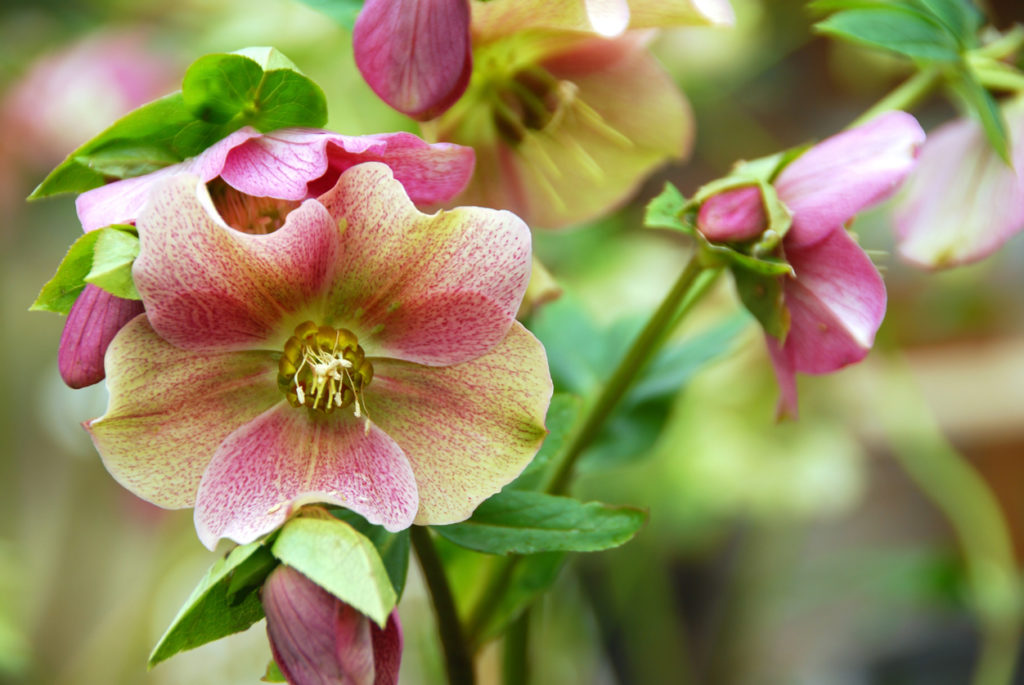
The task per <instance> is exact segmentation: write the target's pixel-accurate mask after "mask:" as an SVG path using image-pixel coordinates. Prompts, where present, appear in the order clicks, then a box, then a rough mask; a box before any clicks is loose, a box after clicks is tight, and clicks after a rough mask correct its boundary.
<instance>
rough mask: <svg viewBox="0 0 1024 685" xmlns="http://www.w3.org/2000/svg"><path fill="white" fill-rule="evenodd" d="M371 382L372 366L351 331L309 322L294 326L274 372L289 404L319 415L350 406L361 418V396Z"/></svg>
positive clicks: (362, 414) (363, 405) (362, 403)
mask: <svg viewBox="0 0 1024 685" xmlns="http://www.w3.org/2000/svg"><path fill="white" fill-rule="evenodd" d="M372 379H373V365H372V364H371V363H370V362H369V361H368V360H367V359H366V354H365V353H364V352H363V348H362V347H360V346H359V340H358V338H356V336H355V335H354V334H353V333H352V332H351V331H349V330H346V329H344V328H337V329H335V328H331V327H330V326H317V325H316V324H315V323H313V322H312V321H305V322H303V323H301V324H299V325H298V326H296V327H295V335H293V336H292V337H290V338H288V341H287V342H286V343H285V344H284V354H283V355H282V356H281V361H280V362H279V364H278V371H277V387H279V388H280V389H281V392H283V393H284V395H285V397H287V398H288V402H289V403H290V404H291V405H292V406H293V407H306V408H307V409H309V410H310V411H312V412H317V413H320V414H330V413H331V412H333V411H334V410H335V409H341V408H344V407H347V406H349V405H353V411H354V412H355V415H356V416H357V417H361V416H364V415H365V414H366V404H365V403H364V402H363V396H362V393H363V392H364V390H365V389H366V386H368V385H369V384H370V381H371V380H372Z"/></svg>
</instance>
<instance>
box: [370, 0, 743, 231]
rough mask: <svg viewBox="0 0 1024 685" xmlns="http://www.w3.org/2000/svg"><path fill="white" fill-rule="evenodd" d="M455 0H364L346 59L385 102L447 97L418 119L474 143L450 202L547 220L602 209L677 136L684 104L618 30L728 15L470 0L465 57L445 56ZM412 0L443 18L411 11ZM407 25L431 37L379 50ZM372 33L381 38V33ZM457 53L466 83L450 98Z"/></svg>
mask: <svg viewBox="0 0 1024 685" xmlns="http://www.w3.org/2000/svg"><path fill="white" fill-rule="evenodd" d="M465 4H466V3H465V2H464V1H463V2H433V3H427V2H419V3H416V8H417V11H416V12H415V13H414V12H405V13H401V14H400V13H398V12H396V11H395V10H394V8H393V7H392V6H394V5H395V4H394V3H385V2H370V3H367V5H366V7H365V8H364V10H363V12H362V14H361V15H360V17H359V20H358V22H357V25H356V31H355V33H354V35H353V43H354V49H355V53H356V58H357V62H359V64H360V68H361V69H362V71H363V74H364V76H365V77H366V79H367V81H368V82H369V83H370V84H371V86H372V87H374V90H376V91H377V92H378V94H381V96H382V97H383V98H384V99H385V100H386V101H387V102H389V103H391V104H394V102H395V100H396V99H402V98H404V99H407V100H410V101H416V102H420V101H428V102H429V103H430V104H428V105H420V106H418V107H415V108H409V107H406V108H405V109H403V107H398V109H400V110H402V111H406V112H407V113H410V114H411V115H412V116H415V117H416V118H419V119H426V118H429V117H428V116H421V114H422V113H423V111H424V110H426V111H428V112H432V113H435V114H440V113H441V112H442V111H445V110H447V111H445V112H444V113H443V114H441V116H440V117H439V118H437V119H435V120H433V121H430V122H428V123H426V124H424V127H423V128H424V132H425V134H426V135H427V136H428V137H429V138H433V139H437V140H448V141H453V142H458V143H461V144H464V145H470V146H472V147H473V148H474V149H475V150H476V154H477V165H478V168H477V173H476V174H475V175H474V177H473V180H472V182H471V183H470V185H469V187H468V188H467V189H466V191H465V193H464V194H463V195H462V196H461V197H460V201H461V202H465V203H468V204H479V205H484V206H491V207H499V208H503V209H510V210H512V211H514V212H516V213H517V214H519V215H520V216H522V217H523V218H524V219H525V220H526V221H527V223H529V224H530V225H531V226H540V227H548V228H557V227H561V226H565V225H569V224H575V223H580V222H582V221H585V220H587V219H592V218H594V217H597V216H600V215H602V214H604V213H605V212H607V211H609V210H610V209H612V208H614V207H615V206H617V205H619V204H621V203H622V202H624V201H625V200H626V199H627V198H628V197H629V196H630V195H631V194H632V193H633V191H634V189H635V188H636V186H637V185H638V184H639V183H640V182H641V181H642V180H643V179H644V177H646V175H647V174H649V173H650V172H651V171H653V170H654V169H655V168H657V167H658V166H659V165H660V164H662V163H664V162H665V161H667V160H669V159H680V158H682V157H684V156H685V155H686V154H687V153H688V151H689V149H690V146H691V143H692V139H693V121H692V115H691V113H690V109H689V105H688V103H687V102H686V100H685V98H684V97H683V95H682V93H680V92H679V90H678V88H676V86H675V84H674V83H673V82H672V80H671V78H669V76H668V75H667V74H666V73H665V72H664V71H663V70H662V69H661V67H660V66H659V65H658V64H657V62H656V61H655V60H654V58H653V57H652V56H651V55H650V54H649V52H648V51H647V49H646V44H647V42H648V40H649V38H650V34H649V32H642V31H631V32H629V33H626V34H623V32H624V31H626V29H627V28H630V29H641V28H648V27H655V26H679V25H687V24H731V23H732V21H733V16H732V9H731V7H730V6H729V4H728V2H725V1H724V0H710V1H703V2H689V1H678V0H677V1H672V2H642V1H640V2H629V3H626V2H625V1H624V0H619V1H614V2H597V1H590V2H582V1H579V2H565V3H542V2H519V1H518V0H516V1H513V0H492V1H491V2H486V3H484V2H472V3H470V5H471V8H472V21H471V24H470V26H469V36H471V38H472V46H473V56H472V58H470V57H469V56H466V57H465V58H460V59H456V57H459V56H460V55H461V46H462V45H463V44H464V41H466V40H467V37H466V30H465V28H463V23H464V14H463V12H464V7H465ZM426 5H433V6H437V9H438V14H439V15H441V16H442V17H447V19H444V18H437V17H436V15H432V14H427V13H424V12H422V11H420V10H421V9H422V8H423V7H424V6H426ZM442 9H443V11H442ZM428 18H429V23H428V22H427V19H428ZM416 21H418V22H419V23H416V24H414V23H413V22H416ZM370 27H372V28H370ZM413 31H417V32H418V33H417V35H419V36H425V38H423V39H422V42H423V44H425V45H435V44H437V45H444V46H445V49H444V50H440V49H438V50H436V51H435V53H434V54H433V55H430V56H428V55H427V54H426V52H425V51H421V50H420V48H419V46H420V42H419V41H417V43H416V58H415V59H414V60H411V61H396V60H388V59H385V57H384V56H385V55H394V54H395V53H396V51H402V50H405V49H406V46H408V45H409V42H408V40H405V39H403V38H402V37H403V36H407V35H409V34H410V33H411V32H413ZM441 32H444V36H443V37H438V35H437V33H441ZM379 36H389V37H390V41H391V42H390V43H387V44H384V45H383V46H382V45H381V44H382V42H383V41H382V40H381V39H380V38H379ZM373 57H375V59H372V60H371V58H373ZM396 63H397V64H401V65H403V68H404V71H401V72H396V67H395V66H394V65H395V64H396ZM470 65H472V76H471V77H470V81H469V86H468V89H466V92H465V94H464V95H462V97H461V98H459V99H458V100H457V101H455V97H457V94H459V93H461V92H462V89H463V88H465V86H464V84H463V83H462V74H463V73H466V74H468V73H469V72H468V71H467V69H468V68H469V67H470ZM414 73H415V74H427V75H429V76H428V77H426V78H420V79H417V78H413V74H414ZM445 74H447V75H448V77H447V78H442V76H443V75H445ZM456 75H459V76H458V78H456ZM381 83H384V84H387V86H386V87H381V86H380V85H379V84H381ZM442 83H443V84H446V85H444V86H441V85H437V84H442ZM450 84H457V87H452V86H451V85H450ZM424 90H429V91H430V93H431V94H430V95H429V96H428V95H426V94H424V93H423V92H421V91H424ZM396 93H397V94H396ZM453 96H454V97H453ZM452 102H454V105H452V106H451V108H450V109H448V105H450V104H451V103H452Z"/></svg>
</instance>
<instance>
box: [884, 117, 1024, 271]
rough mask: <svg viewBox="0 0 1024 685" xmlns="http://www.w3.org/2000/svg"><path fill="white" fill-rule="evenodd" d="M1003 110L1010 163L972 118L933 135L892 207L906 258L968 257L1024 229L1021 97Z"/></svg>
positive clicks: (918, 261)
mask: <svg viewBox="0 0 1024 685" xmlns="http://www.w3.org/2000/svg"><path fill="white" fill-rule="evenodd" d="M1003 114H1004V115H1005V116H1006V122H1007V124H1008V126H1009V135H1010V144H1011V155H1012V161H1013V166H1012V167H1011V166H1009V165H1007V164H1006V162H1004V161H1003V160H1002V159H1001V158H1000V157H999V155H998V154H997V153H996V151H995V150H993V149H992V146H991V145H989V143H988V141H987V140H986V139H985V132H984V131H983V130H982V127H981V124H979V123H978V122H977V121H975V120H974V119H958V120H957V121H953V122H950V123H948V124H946V125H944V126H941V127H939V128H938V129H936V130H935V131H933V132H932V133H931V134H930V135H929V136H928V142H927V143H925V145H924V147H922V148H921V157H920V159H919V160H918V163H917V168H916V169H915V170H914V173H913V174H911V176H910V178H909V179H908V180H907V185H906V189H905V192H903V193H901V195H900V198H899V201H898V202H899V204H898V205H897V207H896V210H895V212H894V219H895V221H896V230H897V232H896V242H897V245H898V250H899V254H900V256H901V257H902V258H903V259H904V260H906V261H908V262H910V263H911V264H915V265H917V266H921V267H925V268H930V269H941V268H944V267H951V266H958V265H961V264H969V263H971V262H975V261H978V260H980V259H983V258H985V257H987V256H988V255H990V254H992V253H993V252H995V251H996V250H998V249H999V248H1000V247H1002V245H1003V243H1005V242H1006V241H1007V240H1009V239H1010V238H1011V237H1013V236H1014V235H1016V234H1017V233H1020V232H1021V230H1024V175H1022V170H1024V97H1018V98H1016V99H1014V100H1012V101H1010V102H1009V103H1007V104H1005V105H1004V106H1003Z"/></svg>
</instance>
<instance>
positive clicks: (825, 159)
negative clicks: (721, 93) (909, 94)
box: [698, 112, 925, 417]
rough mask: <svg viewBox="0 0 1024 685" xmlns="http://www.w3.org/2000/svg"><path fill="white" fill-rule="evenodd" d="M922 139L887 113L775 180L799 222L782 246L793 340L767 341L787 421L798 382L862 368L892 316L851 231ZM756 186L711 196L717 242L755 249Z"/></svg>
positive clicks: (706, 212) (707, 215)
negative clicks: (789, 272) (747, 243)
mask: <svg viewBox="0 0 1024 685" xmlns="http://www.w3.org/2000/svg"><path fill="white" fill-rule="evenodd" d="M924 139H925V136H924V131H923V130H922V129H921V126H920V125H919V124H918V123H917V121H916V120H915V119H914V118H913V117H912V116H910V115H909V114H906V113H905V112H889V113H887V114H883V115H881V116H879V117H877V118H876V119H873V120H872V121H870V122H868V123H866V124H864V125H862V126H859V127H857V128H855V129H852V130H849V131H844V132H842V133H839V134H837V135H835V136H832V137H831V138H828V139H827V140H824V141H822V142H821V143H819V144H817V145H815V146H814V147H812V148H811V149H810V150H808V151H807V152H805V153H803V154H802V155H801V156H800V157H798V158H797V159H796V160H795V161H793V162H792V163H790V164H789V165H788V166H787V167H786V168H785V169H783V170H782V172H781V173H780V174H779V175H778V177H777V178H776V179H775V182H774V185H775V189H776V191H777V192H778V197H779V199H780V200H781V201H782V202H783V203H784V204H785V205H786V207H787V208H788V209H789V211H790V213H791V215H792V218H793V223H792V226H791V227H790V229H789V231H788V232H787V233H786V235H785V237H784V238H783V241H782V251H783V253H784V256H785V259H786V261H787V262H789V264H790V266H792V267H793V271H794V277H783V279H784V281H783V298H784V307H785V309H786V312H787V313H788V316H789V332H788V334H787V335H786V338H785V340H781V341H780V340H778V339H776V338H775V337H773V336H771V335H766V336H765V338H766V341H767V343H768V351H769V353H770V355H771V358H772V363H773V365H774V367H775V374H776V376H777V378H778V381H779V387H780V389H781V397H780V400H779V415H780V416H792V417H795V416H796V414H797V391H796V373H797V372H798V371H799V372H801V373H811V374H822V373H830V372H832V371H836V370H838V369H840V368H842V367H843V366H846V365H847V364H852V363H854V362H858V361H860V360H861V359H863V358H864V357H865V356H866V355H867V353H868V350H870V349H871V346H872V344H873V343H874V339H875V333H876V332H877V331H878V327H879V326H880V325H881V323H882V319H883V317H884V316H885V302H886V295H885V285H884V284H883V283H882V278H881V276H880V275H879V274H878V271H877V270H876V269H875V267H874V265H873V264H872V263H871V260H870V259H869V258H868V256H867V255H866V254H865V253H864V251H863V250H862V249H861V248H860V246H859V245H857V243H856V241H855V240H854V239H853V238H852V237H851V236H850V234H849V233H847V231H846V229H845V227H844V224H846V223H847V222H849V221H850V220H851V219H853V217H854V216H855V215H856V214H857V213H858V212H860V211H862V210H864V209H867V208H868V207H871V206H872V205H874V204H877V203H878V202H881V201H882V200H884V199H885V198H887V197H888V196H889V195H891V194H892V193H893V192H894V191H895V190H896V189H897V188H898V187H899V185H900V184H901V183H902V182H903V179H904V178H905V177H906V176H907V174H909V173H910V171H911V170H912V169H913V167H914V163H915V158H916V155H917V150H918V148H919V147H920V146H921V144H922V143H923V142H924ZM761 203H762V198H761V193H760V191H759V190H758V189H757V188H756V187H744V188H739V189H736V190H731V191H727V192H725V193H722V194H721V195H718V196H714V197H712V198H711V199H710V200H709V201H707V202H705V205H704V206H703V207H702V208H701V210H700V212H699V214H698V228H699V229H700V230H701V231H702V232H704V234H705V236H707V237H708V239H710V240H721V239H723V238H724V239H727V240H728V239H731V240H747V239H750V238H752V237H754V236H755V235H757V233H759V232H760V231H754V230H753V229H754V228H756V226H753V225H752V222H755V221H757V217H760V221H761V224H760V228H761V230H763V229H764V227H765V224H764V208H763V207H762V206H761Z"/></svg>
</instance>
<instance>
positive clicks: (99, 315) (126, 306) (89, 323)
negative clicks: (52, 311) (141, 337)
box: [57, 283, 144, 388]
mask: <svg viewBox="0 0 1024 685" xmlns="http://www.w3.org/2000/svg"><path fill="white" fill-rule="evenodd" d="M143 311H144V308H143V306H142V302H141V301H139V300H126V299H124V298H123V297H118V296H117V295H112V294H110V293H108V292H107V291H106V290H103V289H102V288H99V287H97V286H95V285H92V284H91V283H90V284H87V285H86V286H85V290H83V291H82V293H81V294H80V295H79V296H78V299H77V300H75V303H74V304H73V305H71V311H70V312H69V313H68V318H67V321H65V322H64V332H63V333H62V334H61V336H60V349H59V351H58V352H57V367H58V368H59V369H60V377H61V378H63V379H64V382H65V383H67V384H68V385H69V386H70V387H72V388H84V387H86V386H87V385H92V384H94V383H99V382H100V381H101V380H103V378H104V377H105V376H106V372H105V371H104V370H103V355H105V354H106V352H107V347H108V346H109V345H110V341H111V340H113V339H114V336H115V335H117V332H118V331H119V330H121V328H122V327H123V326H124V325H125V324H126V323H128V322H129V321H131V320H132V319H134V318H135V317H136V316H138V315H139V314H141V313H142V312H143Z"/></svg>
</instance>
